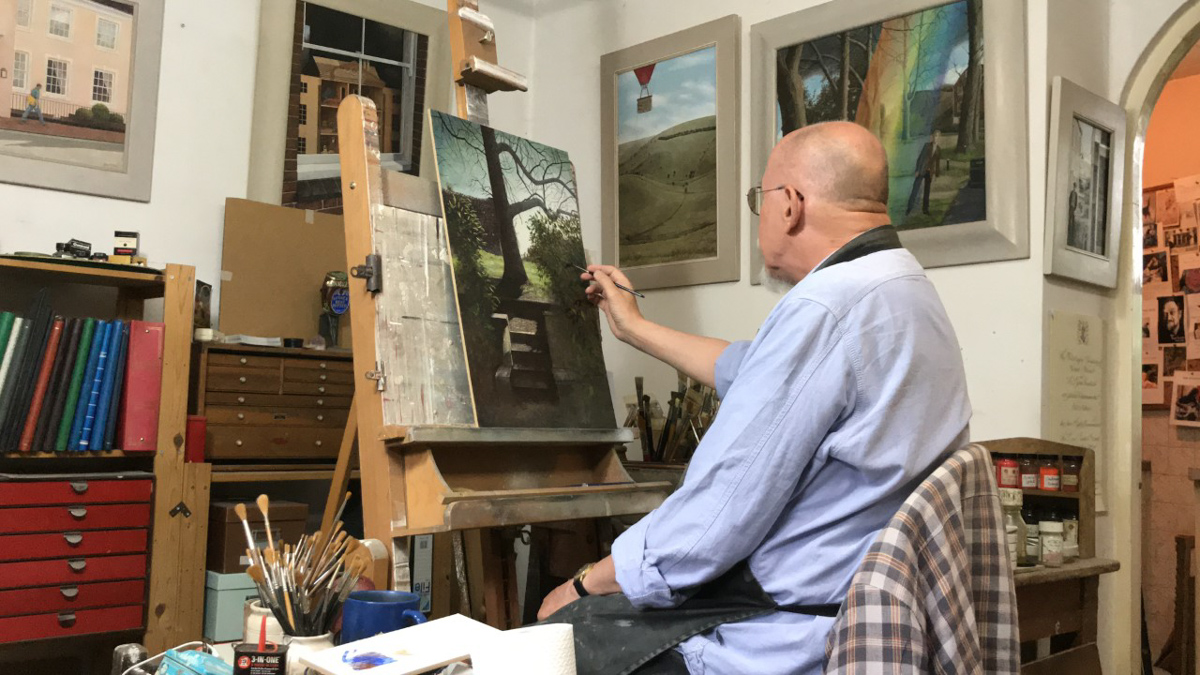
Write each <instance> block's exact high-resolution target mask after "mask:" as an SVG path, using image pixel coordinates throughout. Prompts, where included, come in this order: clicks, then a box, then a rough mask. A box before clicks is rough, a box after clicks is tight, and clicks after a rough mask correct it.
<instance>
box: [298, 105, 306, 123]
mask: <svg viewBox="0 0 1200 675" xmlns="http://www.w3.org/2000/svg"><path fill="white" fill-rule="evenodd" d="M296 119H297V120H298V123H299V124H300V125H302V126H308V105H306V104H304V103H301V104H300V108H299V109H298V111H297V113H296Z"/></svg>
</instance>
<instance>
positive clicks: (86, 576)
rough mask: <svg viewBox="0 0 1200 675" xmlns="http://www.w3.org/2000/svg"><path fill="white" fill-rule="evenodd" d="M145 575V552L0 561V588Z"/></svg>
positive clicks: (129, 577)
mask: <svg viewBox="0 0 1200 675" xmlns="http://www.w3.org/2000/svg"><path fill="white" fill-rule="evenodd" d="M144 578H146V556H145V554H138V555H114V556H101V557H98V558H64V559H62V560H29V561H24V562H10V563H0V589H8V588H26V587H30V586H54V585H60V584H83V583H89V582H93V581H114V580H117V579H144Z"/></svg>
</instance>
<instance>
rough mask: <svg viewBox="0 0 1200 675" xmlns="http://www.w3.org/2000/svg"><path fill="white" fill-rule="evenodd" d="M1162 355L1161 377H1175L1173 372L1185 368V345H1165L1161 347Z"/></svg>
mask: <svg viewBox="0 0 1200 675" xmlns="http://www.w3.org/2000/svg"><path fill="white" fill-rule="evenodd" d="M1161 351H1162V355H1163V369H1162V376H1163V378H1164V379H1165V378H1171V377H1175V373H1177V372H1182V371H1185V370H1187V347H1183V346H1179V347H1175V346H1166V345H1164V346H1163V347H1162V349H1161Z"/></svg>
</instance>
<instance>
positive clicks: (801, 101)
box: [776, 0, 986, 229]
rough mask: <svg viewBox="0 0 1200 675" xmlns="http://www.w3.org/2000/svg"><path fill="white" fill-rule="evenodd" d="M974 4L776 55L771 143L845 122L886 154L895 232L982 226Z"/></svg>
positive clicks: (979, 28)
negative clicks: (774, 136) (875, 137)
mask: <svg viewBox="0 0 1200 675" xmlns="http://www.w3.org/2000/svg"><path fill="white" fill-rule="evenodd" d="M983 56H984V45H983V12H982V0H959V1H958V2H951V3H948V4H944V5H939V6H935V7H931V8H929V9H925V10H921V11H918V12H914V13H911V14H907V15H903V16H898V17H893V18H890V19H886V20H884V21H879V22H876V23H872V24H868V25H864V26H859V27H856V28H851V29H848V30H845V31H843V32H840V33H835V34H832V35H825V36H822V37H819V38H815V39H810V40H807V41H805V42H799V43H796V44H794V45H789V46H786V47H783V48H781V49H779V50H778V51H777V52H776V101H777V109H776V110H777V128H776V132H777V138H782V137H783V136H784V135H786V134H788V133H791V132H792V131H795V130H797V129H799V128H801V127H804V126H806V125H809V124H815V123H818V122H826V121H831V120H849V121H853V122H856V123H858V124H861V125H863V126H864V127H866V128H868V129H870V130H871V131H872V132H874V133H875V134H876V135H878V136H879V138H880V140H881V141H882V142H883V144H884V147H885V149H886V150H887V153H888V160H889V188H890V200H889V204H888V211H889V214H890V215H891V217H892V221H893V222H894V223H895V224H896V225H897V226H898V227H900V228H901V229H914V228H923V227H937V226H940V225H950V224H956V223H966V222H974V221H979V220H984V219H985V218H986V213H985V202H986V200H985V194H984V190H985V187H984V179H983V176H984V163H983V151H984V133H985V130H984V120H983V82H984V60H983Z"/></svg>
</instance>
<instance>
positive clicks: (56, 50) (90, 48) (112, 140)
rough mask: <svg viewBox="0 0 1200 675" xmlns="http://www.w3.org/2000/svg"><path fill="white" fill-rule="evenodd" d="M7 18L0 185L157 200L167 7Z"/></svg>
mask: <svg viewBox="0 0 1200 675" xmlns="http://www.w3.org/2000/svg"><path fill="white" fill-rule="evenodd" d="M0 14H3V15H2V16H0V182H5V183H16V184H19V185H30V186H33V187H42V188H49V189H52V190H63V191H66V192H80V193H84V194H90V195H97V196H100V197H114V198H117V199H128V200H132V201H142V202H148V201H150V180H151V175H152V167H153V163H154V126H155V120H156V118H157V109H158V71H159V56H160V52H161V50H162V25H163V0H103V1H102V2H101V1H93V0H88V1H81V0H72V1H70V2H49V1H48V0H16V1H15V2H7V3H4V8H3V9H0Z"/></svg>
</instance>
